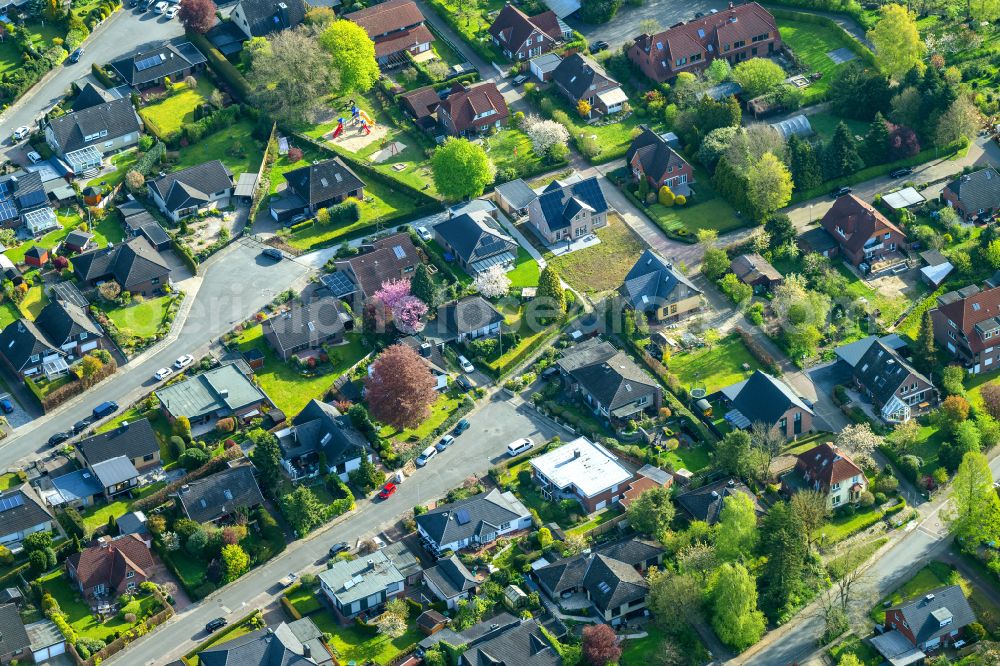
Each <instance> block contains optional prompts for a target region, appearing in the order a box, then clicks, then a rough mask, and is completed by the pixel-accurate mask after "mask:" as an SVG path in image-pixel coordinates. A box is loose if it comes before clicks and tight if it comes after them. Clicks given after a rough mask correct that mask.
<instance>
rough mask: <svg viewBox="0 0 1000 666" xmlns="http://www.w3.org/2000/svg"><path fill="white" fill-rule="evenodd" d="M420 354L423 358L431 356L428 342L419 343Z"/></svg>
mask: <svg viewBox="0 0 1000 666" xmlns="http://www.w3.org/2000/svg"><path fill="white" fill-rule="evenodd" d="M420 355H421V356H423V357H424V358H430V357H431V343H429V342H421V343H420Z"/></svg>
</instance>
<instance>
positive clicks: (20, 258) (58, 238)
mask: <svg viewBox="0 0 1000 666" xmlns="http://www.w3.org/2000/svg"><path fill="white" fill-rule="evenodd" d="M56 219H57V220H59V224H60V225H61V228H60V229H55V230H53V231H50V232H49V233H47V234H45V235H44V236H42V237H41V238H40V239H38V240H37V241H35V240H29V241H26V242H24V243H21V244H20V245H18V246H17V247H14V248H11V249H9V250H7V251H6V252H5V253H4V254H6V255H7V257H8V258H9V259H10V260H11V261H13V262H14V263H15V264H23V263H24V254H25V253H26V252H27V251H28V250H29V249H30V248H32V247H34V246H35V245H40V246H42V247H44V248H45V249H47V250H51V249H52V248H54V247H55V246H56V244H57V243H61V242H62V240H63V239H64V238H66V236H68V235H69V232H71V231H73V230H74V229H76V228H77V227H78V226H80V224H81V223H82V222H83V218H81V217H80V213H79V212H77V210H76V209H75V208H61V209H59V210H58V211H56ZM120 233H122V234H123V233H124V232H120ZM121 238H122V236H121V235H119V236H118V238H117V239H112V240H121ZM94 240H95V241H98V243H100V241H101V240H104V243H103V245H107V240H106V239H101V238H97V237H96V236H95V238H94Z"/></svg>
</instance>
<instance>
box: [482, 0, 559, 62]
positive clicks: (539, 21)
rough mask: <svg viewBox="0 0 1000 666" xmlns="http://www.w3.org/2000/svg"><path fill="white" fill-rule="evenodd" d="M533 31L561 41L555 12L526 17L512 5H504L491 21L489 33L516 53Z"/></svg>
mask: <svg viewBox="0 0 1000 666" xmlns="http://www.w3.org/2000/svg"><path fill="white" fill-rule="evenodd" d="M535 30H539V31H541V32H543V33H545V34H546V35H548V36H549V37H551V38H552V39H554V40H556V41H559V40H560V39H562V29H561V28H560V27H559V19H558V18H557V17H556V13H555V12H553V11H551V10H550V11H547V12H542V13H541V14H538V15H537V16H528V15H527V14H525V13H524V12H522V11H521V10H520V9H518V8H517V7H514V6H513V5H504V7H503V9H501V10H500V13H499V14H497V17H496V18H495V19H494V20H493V25H491V26H490V30H489V33H490V34H491V35H492V36H494V37H496V38H497V39H498V40H499V41H500V43H501V44H504V45H506V46H507V48H509V49H510V50H511V51H517V50H518V49H519V48H520V47H521V46H522V45H523V44H524V42H525V41H526V40H527V39H528V37H529V36H530V35H531V33H532V32H534V31H535Z"/></svg>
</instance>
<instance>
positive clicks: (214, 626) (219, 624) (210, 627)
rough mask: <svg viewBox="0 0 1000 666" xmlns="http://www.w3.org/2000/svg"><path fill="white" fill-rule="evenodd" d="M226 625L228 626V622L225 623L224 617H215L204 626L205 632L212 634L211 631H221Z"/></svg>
mask: <svg viewBox="0 0 1000 666" xmlns="http://www.w3.org/2000/svg"><path fill="white" fill-rule="evenodd" d="M227 624H229V622H227V621H226V618H224V617H217V618H215V619H214V620H211V621H210V622H209V623H208V624H206V625H205V631H207V632H208V633H212V632H213V631H216V630H218V629H222V628H223V627H224V626H226V625H227Z"/></svg>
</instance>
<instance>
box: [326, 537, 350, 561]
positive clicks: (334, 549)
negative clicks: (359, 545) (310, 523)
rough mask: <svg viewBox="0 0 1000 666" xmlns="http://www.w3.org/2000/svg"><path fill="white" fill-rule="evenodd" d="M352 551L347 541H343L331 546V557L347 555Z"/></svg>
mask: <svg viewBox="0 0 1000 666" xmlns="http://www.w3.org/2000/svg"><path fill="white" fill-rule="evenodd" d="M350 549H351V547H350V545H348V543H347V542H346V541H341V542H340V543H335V544H333V545H332V546H330V557H336V556H337V555H340V554H341V553H346V552H347V551H349V550H350Z"/></svg>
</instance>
